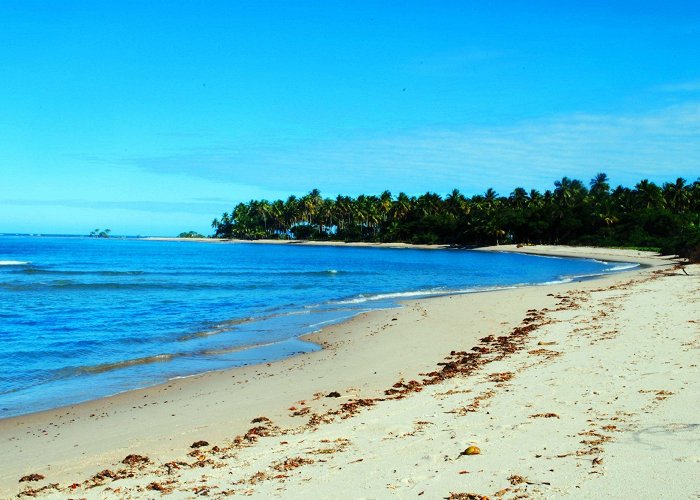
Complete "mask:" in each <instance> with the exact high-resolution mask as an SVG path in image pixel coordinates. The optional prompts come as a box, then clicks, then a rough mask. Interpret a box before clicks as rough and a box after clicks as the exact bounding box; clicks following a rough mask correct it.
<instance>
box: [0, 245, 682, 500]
mask: <svg viewBox="0 0 700 500" xmlns="http://www.w3.org/2000/svg"><path fill="white" fill-rule="evenodd" d="M496 249H497V251H508V250H507V249H506V248H504V247H496ZM589 250H590V249H589ZM515 251H518V252H520V251H522V248H519V249H517V250H515ZM539 251H549V252H556V250H552V249H541V248H540V249H539ZM583 252H584V250H581V249H579V251H578V254H577V255H576V256H580V257H589V258H596V257H599V256H600V255H606V257H608V259H607V260H613V259H614V258H619V259H620V260H626V261H629V258H630V257H631V254H629V251H618V252H612V253H609V254H604V253H598V252H597V251H596V252H593V254H594V255H595V256H594V257H590V254H588V255H586V256H584V255H583ZM625 252H626V253H625ZM523 253H527V252H523ZM623 253H624V255H623ZM637 257H638V258H640V259H643V260H644V262H640V263H643V264H647V265H655V266H656V267H655V268H656V269H658V268H662V267H668V266H670V265H671V264H670V263H669V262H668V261H665V260H662V259H660V258H658V257H656V258H652V257H650V256H648V255H645V256H641V255H637ZM655 268H643V269H642V268H637V269H635V270H633V271H632V272H627V273H615V274H613V275H607V276H603V277H601V278H599V279H596V280H592V281H587V282H581V283H566V284H558V285H545V286H538V287H523V288H518V289H508V290H499V291H495V292H491V293H476V294H465V295H451V296H444V297H438V298H430V300H427V299H420V300H411V301H402V303H403V304H404V307H403V308H401V309H388V310H377V311H372V312H370V313H363V314H361V315H359V316H356V317H354V318H352V319H351V320H350V321H348V322H344V323H340V324H336V325H332V326H331V327H329V328H324V329H322V330H321V331H320V332H316V333H312V334H309V335H306V336H304V337H305V338H304V340H309V341H313V342H315V343H317V344H319V345H321V346H322V347H323V349H322V350H320V351H317V352H314V353H308V354H304V355H302V356H294V357H292V358H286V359H284V360H281V361H276V362H273V363H267V364H264V365H250V366H246V367H241V368H233V369H230V370H225V371H218V372H209V373H205V374H200V375H195V376H191V377H187V378H182V379H174V380H170V381H169V382H167V383H164V384H161V385H158V386H154V387H149V388H146V389H139V390H135V391H128V392H126V393H121V394H118V395H116V396H112V397H109V398H105V399H101V400H94V401H90V402H86V403H81V404H79V405H73V406H69V407H66V408H61V409H57V410H49V411H46V412H40V413H35V414H30V415H25V416H20V417H12V418H10V419H3V420H2V421H0V435H2V437H3V439H6V440H7V441H9V442H13V441H14V442H15V444H14V445H13V446H14V448H15V450H14V453H8V454H6V455H7V456H5V457H3V458H2V460H1V462H0V470H2V471H3V473H2V475H1V476H0V486H1V488H0V491H2V492H3V494H6V493H9V492H10V491H13V486H14V491H17V483H16V481H17V479H18V477H19V476H20V475H23V474H30V473H34V472H40V473H42V474H43V475H46V476H47V478H49V479H50V480H51V481H59V482H64V481H66V480H67V478H69V477H74V478H76V477H78V478H79V477H81V476H86V475H89V474H91V473H94V472H96V471H97V470H101V469H100V467H102V468H104V466H107V465H110V464H111V465H112V466H113V464H114V463H117V462H118V461H119V460H120V457H121V458H123V457H124V456H125V455H126V454H127V452H129V453H132V452H133V453H138V451H142V452H143V450H144V449H148V450H150V451H149V452H148V455H149V456H150V457H151V458H152V459H154V460H166V459H167V458H172V457H173V456H177V455H184V452H185V450H187V449H188V444H189V443H191V442H192V441H195V440H196V438H197V437H198V436H199V437H205V438H207V439H208V440H214V441H221V440H226V439H230V438H231V437H232V436H234V435H235V434H239V433H243V432H245V430H246V428H247V426H249V423H248V422H250V420H251V419H253V418H255V417H256V416H259V415H260V414H263V413H261V412H264V414H265V415H269V416H271V417H273V420H274V421H275V422H276V423H279V425H292V424H294V423H297V421H298V416H290V415H289V412H288V411H287V410H286V408H288V407H291V406H294V403H295V402H296V401H299V400H302V399H304V400H308V399H309V398H311V397H312V395H313V394H320V393H324V392H325V393H330V392H333V391H337V390H339V389H340V390H342V391H341V392H342V393H343V396H342V397H341V398H340V401H344V402H347V401H348V398H350V397H354V398H356V397H377V396H378V395H381V393H382V389H383V388H384V389H385V388H386V387H389V386H391V383H393V382H395V381H396V380H397V379H398V378H402V377H404V376H406V377H415V376H416V374H417V373H421V372H423V371H428V370H430V369H431V368H432V367H434V366H435V363H436V362H437V361H439V359H441V358H442V357H444V355H445V354H446V353H449V352H450V350H452V349H453V348H454V347H457V346H455V341H456V340H457V339H459V342H460V346H459V347H460V348H463V349H465V350H467V349H470V348H471V347H473V346H474V345H475V344H476V343H477V342H478V339H479V338H480V337H479V336H480V335H481V336H483V335H484V334H485V333H487V332H488V331H489V330H492V329H494V328H495V329H499V328H500V329H507V328H511V327H513V326H514V325H516V324H517V322H518V321H519V320H521V319H522V317H523V316H524V315H525V314H526V312H527V310H528V309H531V308H532V307H531V306H537V307H541V306H542V305H543V304H547V303H549V302H551V298H549V297H548V296H547V294H546V292H550V294H555V293H566V292H567V291H569V290H571V289H573V288H576V287H583V288H596V287H600V286H607V284H611V283H619V282H620V281H624V280H625V278H629V277H630V276H631V275H633V276H639V275H645V274H648V273H649V272H650V271H651V270H653V269H655ZM528 301H529V302H528ZM456 303H459V304H458V305H456ZM513 304H517V306H513ZM455 307H456V310H457V311H459V313H460V315H464V314H465V313H467V314H469V311H470V308H471V313H472V314H471V316H473V317H476V316H477V315H479V316H480V318H479V321H478V322H477V324H475V325H474V326H473V327H472V330H473V331H472V332H471V335H470V336H468V338H462V337H463V333H462V332H461V331H460V327H461V324H459V323H460V322H459V321H457V324H456V325H455V324H452V325H451V326H450V327H449V328H448V330H450V331H448V332H447V333H446V334H445V335H444V336H441V337H439V338H434V339H431V341H430V342H427V344H429V345H426V338H425V335H424V332H422V330H421V328H423V325H421V323H426V322H427V323H430V321H431V318H432V317H434V316H451V315H454V313H455ZM453 319H454V318H453ZM404 324H406V328H407V329H409V330H411V332H413V333H412V334H411V335H410V336H405V335H402V336H401V341H400V342H401V344H402V346H401V350H402V354H404V355H405V356H403V357H401V359H398V360H396V359H391V358H392V356H391V354H392V353H393V352H394V351H395V349H396V341H397V339H396V338H393V339H392V338H388V335H389V334H388V333H387V332H390V331H392V330H395V329H396V328H394V327H396V326H403V325H404ZM378 362H379V364H378ZM367 367H374V368H376V370H370V371H373V373H366V370H365V371H363V370H364V369H366V368H367ZM309 375H312V376H311V377H310V378H309ZM229 379H237V380H229ZM290 380H294V384H292V382H290ZM292 385H293V386H292ZM348 389H353V390H352V391H350V390H348ZM232 391H233V392H232ZM178 393H179V394H178ZM261 393H262V394H264V396H261V395H260V394H261ZM222 398H223V399H222ZM246 398H248V399H250V401H248V400H247V399H246ZM144 399H146V400H148V403H145V402H144V401H143V400H144ZM231 399H236V400H237V401H239V404H234V405H232V404H231V401H230V400H231ZM227 400H228V401H227ZM240 401H246V403H245V404H242V403H240ZM316 401H317V402H316V405H317V406H318V410H319V411H320V410H322V409H326V410H328V409H330V408H333V407H337V406H338V403H339V401H336V400H335V399H333V400H331V399H329V398H325V397H321V398H318V399H317V400H316ZM193 406H197V407H203V408H207V409H208V410H207V412H208V414H207V415H201V413H202V412H201V411H199V410H198V409H197V408H194V409H193V408H192V407H193ZM232 411H235V416H232V415H231V413H232ZM170 412H173V413H170ZM134 421H137V422H139V423H140V424H141V425H140V427H138V428H134V426H135V425H136V424H134V423H133V422H134ZM156 423H157V424H158V425H157V426H156V425H155V424H156ZM154 426H155V427H154ZM54 428H56V429H59V428H60V429H61V431H60V432H57V433H56V434H55V435H54V434H53V431H54ZM114 428H117V431H115V430H114ZM108 429H109V430H108ZM127 429H128V430H127ZM122 430H127V431H126V435H125V436H123V435H122V433H121V431H122ZM88 435H90V436H92V437H93V438H94V437H95V436H99V438H98V439H93V441H92V442H89V443H88V442H86V441H85V439H84V438H83V436H88ZM203 435H206V436H203ZM75 441H77V443H76V442H75ZM49 443H50V448H51V450H50V451H49V452H48V453H47V451H46V446H45V445H46V444H49ZM76 448H77V449H78V450H79V451H78V450H76ZM10 455H12V457H10ZM49 464H50V465H49Z"/></svg>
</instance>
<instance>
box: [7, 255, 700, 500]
mask: <svg viewBox="0 0 700 500" xmlns="http://www.w3.org/2000/svg"><path fill="white" fill-rule="evenodd" d="M490 250H495V251H518V252H523V253H525V252H532V253H539V254H544V255H553V256H557V255H559V256H564V255H567V256H580V257H588V258H596V259H602V260H609V261H612V260H620V261H628V262H632V261H633V262H640V263H643V264H645V265H647V266H648V267H643V268H638V269H635V270H633V271H630V272H625V273H620V274H615V275H610V276H606V277H603V278H600V279H596V280H589V281H576V282H571V283H566V284H557V285H546V286H532V287H524V288H516V289H509V290H501V291H497V292H487V293H475V294H465V295H455V296H448V297H440V298H432V299H421V300H417V301H410V302H406V303H405V306H404V307H403V308H400V309H393V310H384V311H375V312H371V313H367V314H363V315H361V316H358V317H356V318H354V319H353V320H351V321H349V322H346V323H343V324H339V325H334V326H332V327H329V328H327V329H324V330H323V331H321V332H319V333H316V334H314V335H311V336H309V340H311V341H314V342H317V343H319V344H321V345H323V347H324V349H322V350H320V351H318V352H314V353H311V354H306V355H301V356H297V357H293V358H289V359H286V360H283V361H280V362H275V363H271V364H267V365H258V366H250V367H245V368H237V369H232V370H227V371H223V372H216V373H207V374H203V375H198V376H195V377H190V378H185V379H177V380H172V381H171V382H169V383H167V384H163V385H159V386H156V387H151V388H148V389H143V390H137V391H131V392H128V393H125V394H120V395H117V396H114V397H110V398H105V399H101V400H96V401H91V402H88V403H84V404H80V405H74V406H71V407H67V408H61V409H56V410H52V411H48V412H42V413H37V414H33V415H27V416H22V417H15V418H9V419H4V420H0V439H1V440H2V442H3V443H4V445H3V450H4V453H2V454H1V455H0V496H1V497H2V498H11V497H15V496H18V497H20V498H23V497H26V496H32V497H34V496H36V497H46V498H159V497H160V496H161V495H165V496H166V497H167V498H192V497H195V496H199V495H206V496H210V497H224V496H254V497H258V498H415V497H421V496H422V497H424V498H455V499H457V498H481V497H489V498H525V497H533V498H542V497H547V498H559V497H568V498H697V497H698V496H699V495H700V487H699V486H698V481H697V479H698V477H700V474H699V473H700V419H699V418H698V416H697V415H698V414H699V413H700V412H698V402H699V401H700V375H699V372H698V364H699V363H700V359H699V358H698V352H699V351H698V349H699V348H700V265H687V266H685V267H683V268H682V267H680V266H678V265H677V264H676V262H675V261H673V260H671V259H669V258H664V257H658V256H655V255H654V254H651V253H649V252H636V251H628V250H610V249H597V248H573V247H572V248H566V247H541V246H533V247H524V248H515V247H495V248H492V249H490ZM471 446H474V447H477V448H478V450H479V453H478V454H468V453H467V450H468V448H469V447H471ZM472 451H473V449H472ZM21 479H25V480H24V481H21Z"/></svg>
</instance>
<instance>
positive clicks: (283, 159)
mask: <svg viewBox="0 0 700 500" xmlns="http://www.w3.org/2000/svg"><path fill="white" fill-rule="evenodd" d="M698 47H700V3H697V2H695V1H687V2H673V1H671V2H661V1H659V2H643V1H634V2H631V1H630V2H627V1H618V2H616V1H607V2H602V1H601V2H597V1H590V2H583V1H581V2H571V1H568V2H567V1H520V2H515V1H500V2H470V1H433V2H425V1H422V2H418V1H356V2H347V1H343V2H340V1H323V2H320V1H318V2H305V1H296V2H289V1H264V0H259V1H252V0H251V1H246V2H243V1H221V2H217V1H207V2H200V1H194V0H192V1H178V2H164V1H162V2H161V1H156V0H151V1H149V2H140V1H126V0H122V1H119V2H117V1H113V2H110V1H106V0H105V1H100V2H88V1H85V2H73V1H69V0H62V1H61V2H49V1H48V0H44V1H32V0H18V1H14V0H2V1H1V2H0V232H42V233H88V232H89V231H90V230H92V229H94V228H96V227H102V228H103V227H109V228H111V229H112V231H113V233H115V234H151V235H172V234H177V233H179V232H180V231H184V230H189V229H194V230H198V231H200V232H205V233H207V234H208V233H209V232H210V228H209V223H210V221H211V220H212V219H213V218H214V217H217V216H219V215H220V214H221V213H222V212H223V211H225V210H226V211H228V210H230V209H231V208H232V207H233V206H234V204H235V203H237V202H239V201H248V200H250V199H252V198H263V197H264V198H268V199H275V198H286V196H288V195H289V194H296V195H301V194H304V193H306V192H308V191H309V190H311V189H312V188H319V189H320V190H321V191H322V193H323V194H324V195H327V196H333V197H334V196H335V195H337V194H339V193H342V194H349V195H357V194H359V193H366V194H373V193H374V194H378V193H380V192H382V191H383V190H385V189H389V190H391V191H392V192H394V193H395V194H397V193H398V192H399V191H405V192H407V193H409V194H420V193H423V192H426V191H434V192H438V193H441V194H444V193H447V192H449V191H450V190H451V189H452V188H454V187H457V188H459V189H460V190H461V191H462V192H464V193H465V194H468V195H471V194H476V193H481V192H483V191H485V190H486V189H487V188H489V187H493V188H495V189H496V191H498V192H499V193H500V194H504V195H507V194H509V193H510V192H511V191H512V189H513V188H514V187H516V186H523V187H526V188H528V189H530V188H536V189H540V190H544V189H548V188H551V187H552V185H553V182H554V180H557V179H560V178H561V177H562V176H565V175H566V176H569V177H574V178H579V179H582V180H584V181H586V182H588V180H589V179H590V178H591V177H593V176H594V175H595V174H596V173H597V172H601V171H604V172H607V173H608V175H609V176H610V178H611V181H612V183H613V184H614V185H617V184H623V185H627V186H633V185H634V184H635V183H636V182H637V181H639V180H640V179H642V178H649V179H650V180H653V181H655V182H663V181H671V180H675V178H676V177H679V176H680V177H684V178H686V179H687V180H689V181H693V180H695V179H697V178H698V176H700V50H699V49H698Z"/></svg>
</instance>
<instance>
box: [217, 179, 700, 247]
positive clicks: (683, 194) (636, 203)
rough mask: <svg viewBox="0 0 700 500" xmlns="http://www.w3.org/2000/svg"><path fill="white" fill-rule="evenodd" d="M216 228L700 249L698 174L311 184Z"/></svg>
mask: <svg viewBox="0 0 700 500" xmlns="http://www.w3.org/2000/svg"><path fill="white" fill-rule="evenodd" d="M212 227H213V228H214V231H215V233H214V237H216V238H239V239H247V240H253V239H305V240H331V241H344V242H353V241H363V242H406V243H415V244H450V245H457V246H482V245H494V244H503V243H515V244H537V243H539V244H571V245H596V246H612V247H615V246H622V247H636V248H644V249H654V250H658V251H662V252H669V253H678V254H680V255H685V256H691V255H692V256H695V257H697V253H698V247H699V245H700V179H698V180H696V181H695V182H693V183H692V184H691V183H688V182H687V181H686V180H685V179H682V178H678V179H676V180H675V181H673V182H667V183H664V184H662V185H657V184H655V183H653V182H650V181H649V180H646V179H644V180H641V181H640V182H639V183H637V184H636V185H635V186H634V187H633V188H628V187H623V186H618V187H616V188H614V189H612V188H611V186H610V183H609V179H608V176H607V175H606V174H604V173H600V174H598V175H596V176H595V177H594V178H593V179H591V181H590V183H589V184H588V186H587V185H586V184H584V183H583V182H582V181H580V180H576V179H569V178H568V177H564V178H562V179H561V180H558V181H556V182H554V189H552V190H546V191H545V192H543V193H542V192H539V191H537V190H534V189H531V190H527V189H525V188H522V187H517V188H515V189H513V191H512V192H511V193H510V194H509V195H508V196H502V195H499V194H498V193H496V192H495V191H494V190H493V189H488V190H487V191H486V192H485V193H484V194H478V195H474V196H471V197H467V196H465V195H463V194H462V193H461V192H460V191H459V190H458V189H455V190H453V191H452V192H451V193H449V194H448V195H447V196H444V197H442V196H440V195H438V194H435V193H430V192H428V193H425V194H423V195H420V196H408V195H406V194H405V193H399V194H398V196H394V195H392V193H390V192H389V191H384V192H383V193H382V194H380V195H379V196H375V195H364V194H362V195H359V196H357V197H354V198H353V197H351V196H342V195H339V196H337V197H336V198H335V199H332V198H324V197H323V196H322V195H321V193H320V192H319V191H318V190H317V189H314V190H312V191H311V192H309V193H308V194H306V195H304V196H302V197H296V196H289V197H288V198H287V199H286V200H275V201H268V200H251V201H250V202H248V203H239V204H238V205H236V206H235V207H234V208H233V210H232V211H231V213H224V214H222V216H221V218H220V219H214V221H213V222H212Z"/></svg>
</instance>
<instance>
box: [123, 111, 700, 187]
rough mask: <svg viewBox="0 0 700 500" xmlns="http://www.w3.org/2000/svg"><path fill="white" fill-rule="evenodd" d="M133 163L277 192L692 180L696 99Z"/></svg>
mask: <svg viewBox="0 0 700 500" xmlns="http://www.w3.org/2000/svg"><path fill="white" fill-rule="evenodd" d="M132 161H133V162H134V163H135V164H136V165H138V166H139V167H141V168H143V169H147V170H150V171H156V172H160V173H168V172H169V173H180V174H182V173H186V174H190V175H197V176H202V177H206V178H209V179H215V180H219V181H227V182H236V183H240V184H248V185H251V186H258V187H261V188H264V189H269V190H277V191H279V192H285V193H289V192H299V191H306V190H308V189H310V188H312V187H318V188H320V189H321V190H322V191H324V192H325V193H327V194H333V193H351V194H352V193H359V192H367V193H371V192H379V191H381V190H383V189H385V188H389V189H391V190H393V191H395V192H396V191H399V190H403V191H406V192H409V193H417V192H422V191H426V190H432V191H438V192H446V191H449V190H450V189H452V188H453V187H458V188H460V189H462V190H463V191H465V192H468V193H474V192H481V191H483V190H485V189H486V188H488V187H494V188H496V189H497V190H499V191H501V192H503V193H504V194H505V193H507V192H509V190H511V189H512V188H513V187H515V186H524V187H527V188H530V187H533V188H538V189H545V188H547V187H551V186H552V182H553V181H554V180H556V179H559V178H561V177H562V176H564V175H566V176H569V177H576V178H581V179H582V180H584V181H586V180H588V179H589V178H590V177H592V176H593V175H594V174H595V173H597V172H607V173H608V175H609V176H610V177H611V179H612V181H613V183H620V184H625V185H632V184H634V183H635V182H637V181H639V180H640V179H642V178H650V179H652V180H654V179H656V180H672V179H673V178H675V177H676V176H683V177H686V178H688V179H690V180H694V179H695V178H696V177H697V175H698V173H699V172H700V102H691V103H686V104H683V105H677V106H673V107H668V108H664V109H660V110H655V111H650V112H647V113H642V114H626V115H591V114H575V115H568V116H559V117H555V118H550V119H542V120H532V121H523V122H520V123H515V124H512V125H509V126H492V127H462V128H450V129H437V128H433V129H430V130H420V131H411V132H406V133H400V134H394V135H384V136H381V137H359V138H358V137H355V138H349V139H336V140H333V141H319V142H315V143H311V142H302V141H298V142H293V141H285V142H284V143H280V144H275V143H274V142H268V143H264V144H263V143H261V144H257V145H248V146H246V147H244V148H241V147H238V146H236V145H226V146H223V147H216V148H210V149H199V150H190V151H187V152H182V153H181V154H172V155H167V156H160V157H143V158H135V159H132Z"/></svg>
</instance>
